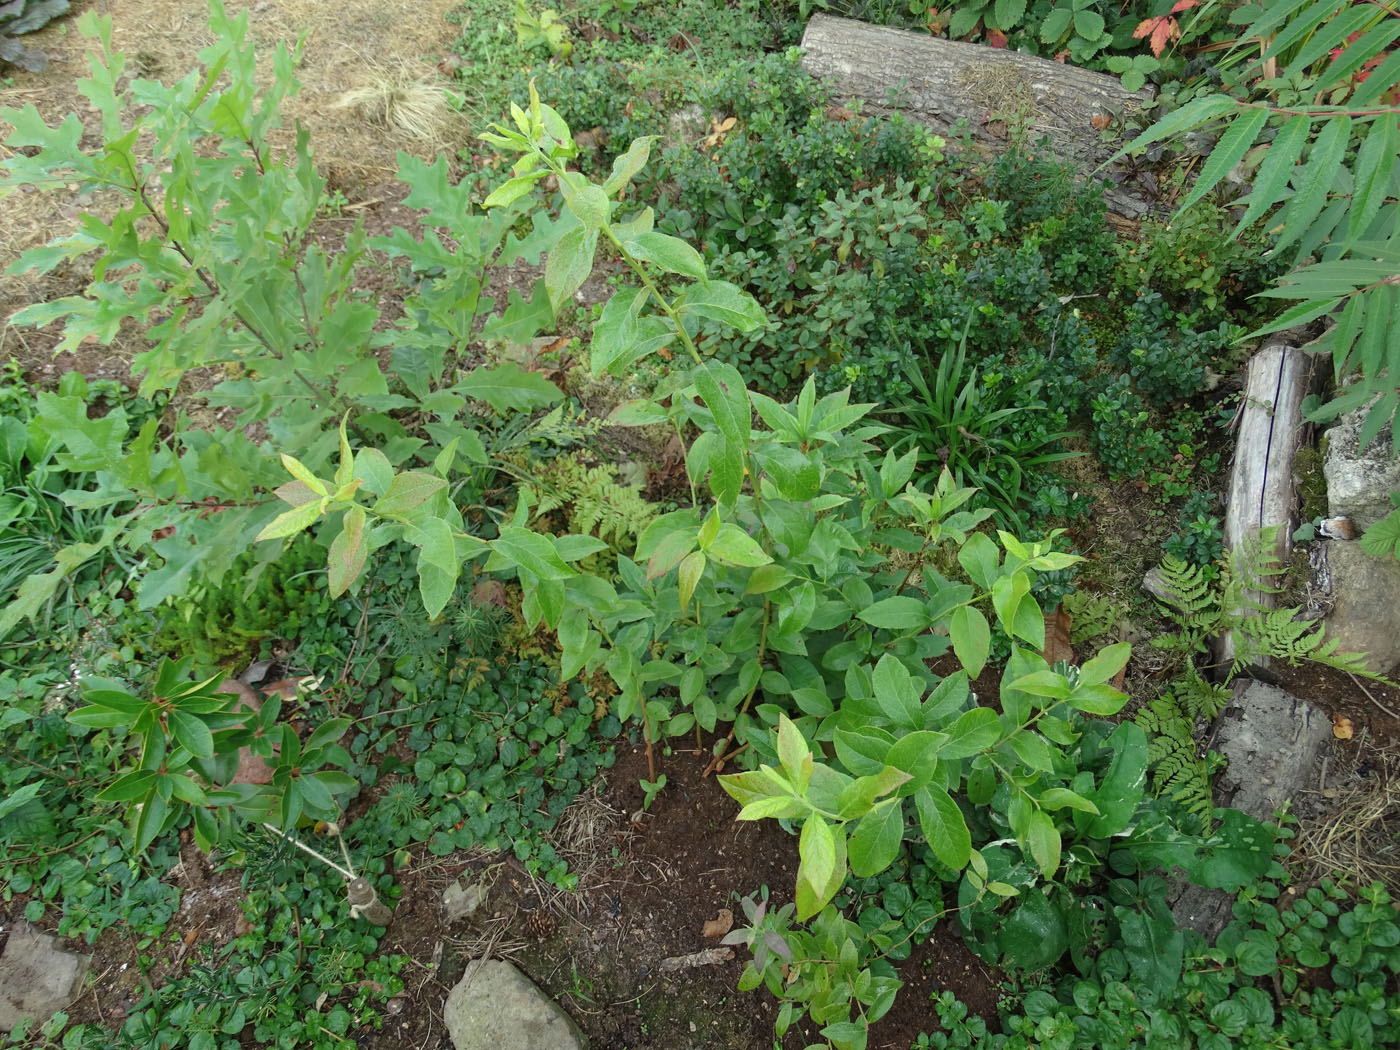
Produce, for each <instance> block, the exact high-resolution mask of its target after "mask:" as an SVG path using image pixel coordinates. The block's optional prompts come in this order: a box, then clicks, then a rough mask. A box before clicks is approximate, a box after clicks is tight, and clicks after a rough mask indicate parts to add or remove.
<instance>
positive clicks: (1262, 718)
mask: <svg viewBox="0 0 1400 1050" xmlns="http://www.w3.org/2000/svg"><path fill="white" fill-rule="evenodd" d="M1215 739H1216V743H1215V749H1216V750H1217V751H1219V752H1220V753H1221V754H1222V755H1224V756H1225V757H1226V758H1227V759H1229V760H1230V765H1229V767H1228V768H1227V769H1226V770H1225V771H1224V772H1223V773H1221V774H1220V776H1219V778H1218V779H1217V782H1216V794H1217V795H1218V796H1220V797H1221V798H1223V799H1224V801H1225V802H1227V803H1228V804H1229V805H1231V806H1233V807H1234V808H1235V809H1238V810H1242V811H1244V812H1245V813H1248V814H1249V815H1250V816H1251V817H1254V818H1255V819H1256V820H1273V819H1274V810H1276V809H1278V808H1279V807H1281V806H1282V805H1283V804H1284V803H1285V802H1287V801H1288V800H1289V799H1291V798H1294V797H1295V796H1297V795H1299V794H1300V793H1301V792H1303V791H1304V790H1306V789H1308V788H1310V787H1312V785H1313V780H1314V778H1315V776H1316V773H1315V770H1316V768H1317V765H1318V763H1319V762H1320V761H1321V759H1322V755H1323V754H1324V753H1325V752H1326V750H1327V748H1328V747H1330V746H1331V742H1332V719H1331V718H1330V717H1328V715H1327V713H1326V712H1325V711H1323V710H1321V709H1320V708H1316V707H1313V705H1312V704H1310V703H1308V702H1307V701H1306V700H1299V699H1298V698H1297V697H1295V696H1290V695H1289V694H1288V693H1285V692H1284V691H1283V690H1282V689H1279V688H1277V687H1275V686H1272V685H1265V684H1264V683H1263V682H1251V681H1237V682H1236V683H1235V694H1234V700H1232V701H1231V703H1230V707H1229V708H1227V709H1226V711H1225V714H1223V715H1222V716H1221V718H1220V723H1219V726H1218V728H1217V733H1216V738H1215Z"/></svg>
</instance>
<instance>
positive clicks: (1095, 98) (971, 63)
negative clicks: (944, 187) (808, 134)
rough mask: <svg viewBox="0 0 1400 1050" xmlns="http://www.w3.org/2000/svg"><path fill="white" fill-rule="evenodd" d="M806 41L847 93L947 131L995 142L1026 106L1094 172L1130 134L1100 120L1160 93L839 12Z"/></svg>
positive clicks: (820, 71) (1058, 143)
mask: <svg viewBox="0 0 1400 1050" xmlns="http://www.w3.org/2000/svg"><path fill="white" fill-rule="evenodd" d="M802 49H803V51H804V52H805V54H804V56H803V59H802V65H803V67H804V68H805V69H806V70H807V71H808V72H809V73H811V74H813V75H814V76H818V77H822V78H828V79H830V80H831V81H832V82H833V84H834V85H835V87H836V91H837V94H839V95H841V96H843V97H844V98H848V99H849V98H854V99H860V100H862V101H863V102H864V104H865V109H866V110H867V111H868V112H878V113H884V112H891V111H898V112H902V113H905V114H907V115H908V116H909V117H910V118H912V119H914V120H917V121H918V122H919V123H921V124H924V125H926V126H928V127H930V128H933V129H934V130H935V131H938V132H940V133H942V132H946V131H948V130H949V129H950V128H952V126H953V125H954V124H956V123H957V122H958V121H959V120H966V121H967V122H968V123H969V124H970V125H971V126H972V129H973V133H974V135H975V136H977V137H979V138H980V139H981V140H982V141H983V142H984V143H991V144H993V145H995V144H996V138H997V136H996V134H995V133H994V131H993V129H992V128H991V127H990V126H989V122H990V121H992V119H993V118H994V117H995V116H997V115H1001V116H1005V115H1008V114H1011V113H1013V112H1018V111H1022V110H1024V112H1025V115H1026V118H1027V119H1028V120H1029V125H1030V131H1031V136H1032V138H1033V139H1039V138H1040V137H1041V136H1049V138H1050V141H1051V148H1052V149H1053V150H1054V151H1055V153H1056V154H1057V155H1059V156H1060V157H1062V158H1063V159H1065V160H1068V161H1072V162H1074V163H1075V164H1076V165H1078V166H1079V167H1080V168H1081V169H1082V170H1083V171H1084V172H1085V173H1088V172H1090V171H1092V170H1093V169H1094V168H1096V167H1098V166H1099V165H1100V164H1102V163H1104V161H1106V160H1108V158H1109V157H1111V156H1112V155H1113V154H1114V152H1116V151H1117V150H1118V148H1119V147H1120V146H1121V145H1122V143H1123V141H1125V140H1124V139H1122V138H1121V137H1120V138H1119V140H1118V141H1113V142H1109V143H1105V142H1104V141H1103V136H1102V132H1101V131H1099V129H1097V128H1095V127H1094V125H1093V123H1092V122H1093V119H1094V118H1095V117H1115V116H1117V115H1120V114H1127V113H1132V112H1135V111H1137V110H1139V109H1141V108H1142V107H1143V106H1145V105H1146V104H1148V103H1149V102H1151V101H1152V98H1153V95H1154V92H1153V90H1152V89H1150V88H1144V89H1143V90H1141V91H1124V90H1123V86H1122V84H1120V83H1119V81H1118V78H1117V77H1113V76H1108V75H1106V74H1103V73H1091V72H1089V71H1088V70H1084V69H1079V68H1078V67H1076V66H1071V65H1066V64H1064V63H1061V62H1052V61H1050V60H1049V59H1044V58H1036V57H1034V56H1032V55H1023V54H1021V53H1020V52H1018V51H1008V50H1001V49H997V48H990V47H984V46H982V45H980V44H965V43H961V42H959V41H956V40H944V39H942V38H940V37H932V36H925V35H923V34H920V33H911V32H908V31H906V30H902V29H888V28H886V27H884V26H872V25H866V24H865V23H863V22H854V21H851V20H850V19H847V18H833V17H831V16H829V15H814V16H813V17H812V20H811V21H810V22H808V23H807V31H806V32H805V33H804V34H803V36H802ZM891 100H893V104H891ZM1111 197H1113V198H1115V199H1113V200H1112V201H1111V204H1112V205H1113V207H1114V208H1115V209H1116V210H1120V211H1121V212H1122V213H1123V214H1129V215H1133V216H1136V215H1138V214H1141V213H1142V211H1144V210H1145V209H1146V203H1145V202H1143V201H1141V200H1136V199H1133V198H1130V197H1129V195H1127V194H1125V193H1121V192H1120V193H1113V194H1111ZM1117 198H1123V200H1122V201H1121V202H1120V201H1118V200H1117ZM1120 204H1121V206H1120Z"/></svg>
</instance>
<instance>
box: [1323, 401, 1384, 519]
mask: <svg viewBox="0 0 1400 1050" xmlns="http://www.w3.org/2000/svg"><path fill="white" fill-rule="evenodd" d="M1370 408H1371V406H1370V405H1363V406H1362V407H1361V408H1358V409H1357V410H1356V411H1355V412H1348V413H1347V414H1346V415H1344V416H1342V418H1341V419H1339V420H1338V421H1337V423H1336V425H1335V426H1333V427H1332V428H1331V429H1330V430H1328V431H1327V435H1326V440H1327V454H1326V456H1325V458H1324V459H1323V461H1322V473H1323V474H1324V475H1325V476H1326V478H1327V509H1328V513H1329V514H1330V515H1331V516H1332V517H1334V518H1337V517H1346V518H1350V519H1351V520H1352V524H1353V525H1355V526H1356V527H1357V528H1358V529H1359V530H1361V531H1362V532H1364V531H1365V530H1366V529H1369V528H1370V527H1371V526H1372V525H1374V524H1375V523H1376V522H1378V521H1380V520H1381V518H1383V517H1385V516H1386V515H1387V514H1389V513H1390V512H1391V511H1392V510H1393V509H1394V508H1395V505H1394V504H1393V503H1391V502H1390V494H1391V493H1392V492H1395V491H1397V490H1400V458H1395V457H1393V456H1392V455H1391V452H1390V440H1391V439H1390V427H1388V426H1387V427H1386V428H1385V429H1384V430H1382V431H1381V432H1380V434H1379V435H1377V436H1376V438H1375V440H1374V441H1372V442H1371V443H1370V444H1369V445H1367V446H1366V447H1365V448H1364V449H1363V448H1359V447H1358V444H1357V438H1358V437H1359V436H1360V434H1361V426H1362V424H1363V423H1365V421H1366V413H1367V412H1368V411H1369V410H1370Z"/></svg>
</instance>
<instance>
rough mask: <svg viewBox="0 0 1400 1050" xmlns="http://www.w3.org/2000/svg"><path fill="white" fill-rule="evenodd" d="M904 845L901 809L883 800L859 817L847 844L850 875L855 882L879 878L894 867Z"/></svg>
mask: <svg viewBox="0 0 1400 1050" xmlns="http://www.w3.org/2000/svg"><path fill="white" fill-rule="evenodd" d="M902 841H904V806H903V804H902V803H901V802H900V800H899V799H897V798H896V799H887V800H885V801H884V802H881V803H880V804H879V805H877V806H876V807H875V808H874V809H873V810H871V811H870V812H869V813H867V814H866V815H865V816H863V817H861V819H860V822H859V823H857V824H856V830H855V831H854V832H852V834H851V838H850V842H849V843H848V844H847V849H848V850H849V855H850V861H851V872H852V873H853V874H854V875H855V876H856V877H857V878H862V879H866V878H870V877H872V876H874V875H878V874H880V873H881V872H882V871H884V870H885V869H887V868H888V867H889V866H890V865H891V864H893V863H894V859H895V857H897V856H898V855H899V844H900V843H901V842H902Z"/></svg>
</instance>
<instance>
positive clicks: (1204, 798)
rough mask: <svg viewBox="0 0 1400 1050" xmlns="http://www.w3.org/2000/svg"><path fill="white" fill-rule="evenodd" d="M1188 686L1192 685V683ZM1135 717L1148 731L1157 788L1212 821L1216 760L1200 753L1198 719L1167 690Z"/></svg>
mask: <svg viewBox="0 0 1400 1050" xmlns="http://www.w3.org/2000/svg"><path fill="white" fill-rule="evenodd" d="M1183 684H1186V683H1183ZM1186 687H1187V688H1192V687H1191V686H1189V684H1186ZM1134 721H1135V722H1137V724H1138V725H1139V726H1140V727H1141V728H1142V730H1143V731H1144V732H1145V733H1147V761H1148V764H1149V766H1150V767H1151V769H1152V787H1153V790H1155V791H1156V792H1157V794H1158V795H1166V796H1169V797H1170V798H1172V799H1173V800H1175V801H1176V802H1179V803H1181V805H1183V806H1184V807H1185V808H1186V809H1187V810H1188V811H1189V812H1191V813H1193V814H1195V815H1196V816H1198V817H1200V818H1201V820H1203V821H1205V822H1206V823H1207V824H1208V823H1209V821H1210V817H1211V813H1212V811H1213V798H1214V788H1213V786H1212V783H1211V774H1212V772H1213V768H1212V767H1213V763H1212V762H1211V761H1210V760H1209V759H1208V758H1200V757H1198V756H1197V754H1196V738H1195V726H1194V719H1193V718H1192V716H1191V715H1190V713H1189V712H1188V710H1187V708H1186V705H1185V704H1184V703H1183V702H1182V701H1181V700H1179V699H1178V697H1177V696H1176V695H1174V694H1173V693H1170V692H1168V693H1163V694H1162V695H1161V696H1160V697H1158V698H1157V699H1156V700H1153V701H1152V702H1151V703H1150V704H1148V705H1147V707H1144V708H1143V709H1142V710H1140V711H1139V712H1138V713H1137V715H1136V717H1135V718H1134Z"/></svg>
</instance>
